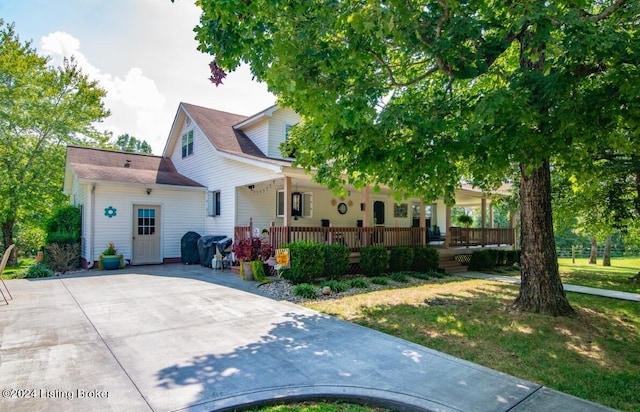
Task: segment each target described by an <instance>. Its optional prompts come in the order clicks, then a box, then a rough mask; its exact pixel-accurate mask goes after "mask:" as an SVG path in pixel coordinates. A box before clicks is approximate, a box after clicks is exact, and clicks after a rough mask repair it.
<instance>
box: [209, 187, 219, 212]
mask: <svg viewBox="0 0 640 412" xmlns="http://www.w3.org/2000/svg"><path fill="white" fill-rule="evenodd" d="M220 212H221V211H220V191H219V190H214V191H210V192H209V199H208V202H207V214H208V215H209V216H220Z"/></svg>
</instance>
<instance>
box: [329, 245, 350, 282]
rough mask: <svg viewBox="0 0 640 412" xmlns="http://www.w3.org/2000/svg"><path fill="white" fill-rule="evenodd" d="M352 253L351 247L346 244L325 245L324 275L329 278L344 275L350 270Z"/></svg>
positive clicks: (337, 277)
mask: <svg viewBox="0 0 640 412" xmlns="http://www.w3.org/2000/svg"><path fill="white" fill-rule="evenodd" d="M350 254H351V252H350V251H349V248H348V247H346V246H345V245H341V244H334V245H324V275H325V276H326V277H327V278H329V279H340V278H341V277H343V276H344V275H345V274H346V273H347V272H349V255H350ZM332 290H333V288H332Z"/></svg>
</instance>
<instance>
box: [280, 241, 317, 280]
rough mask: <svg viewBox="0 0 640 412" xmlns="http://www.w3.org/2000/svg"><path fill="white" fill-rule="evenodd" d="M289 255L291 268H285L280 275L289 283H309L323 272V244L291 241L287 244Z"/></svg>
mask: <svg viewBox="0 0 640 412" xmlns="http://www.w3.org/2000/svg"><path fill="white" fill-rule="evenodd" d="M285 247H287V248H289V254H290V256H291V268H290V269H288V270H285V271H284V273H283V274H282V277H284V278H285V279H287V280H289V281H290V282H291V283H294V284H299V283H311V282H314V281H315V280H317V279H318V278H320V277H321V276H322V274H323V272H324V248H323V245H320V244H316V243H310V242H293V243H289V244H287V245H286V246H285Z"/></svg>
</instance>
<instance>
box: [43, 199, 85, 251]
mask: <svg viewBox="0 0 640 412" xmlns="http://www.w3.org/2000/svg"><path fill="white" fill-rule="evenodd" d="M81 221H82V216H81V213H80V208H79V207H76V206H64V207H61V208H60V209H57V210H56V211H54V212H53V216H51V218H50V219H49V220H48V221H47V223H46V229H47V244H51V243H61V244H72V243H76V242H79V241H80V227H81V225H82V222H81ZM63 239H65V241H61V240H63Z"/></svg>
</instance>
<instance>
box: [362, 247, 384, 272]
mask: <svg viewBox="0 0 640 412" xmlns="http://www.w3.org/2000/svg"><path fill="white" fill-rule="evenodd" d="M360 268H361V269H362V272H363V274H364V275H366V276H379V275H380V274H382V273H385V272H386V271H387V270H388V269H389V254H388V253H387V249H385V248H384V246H367V247H363V248H362V249H361V251H360Z"/></svg>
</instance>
